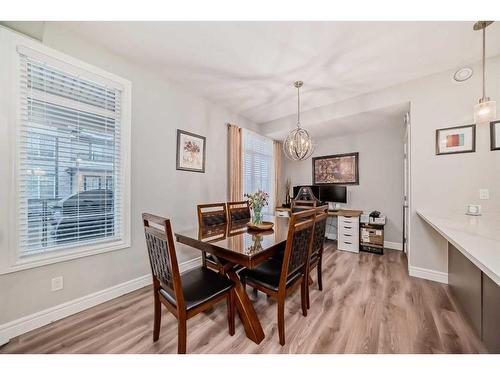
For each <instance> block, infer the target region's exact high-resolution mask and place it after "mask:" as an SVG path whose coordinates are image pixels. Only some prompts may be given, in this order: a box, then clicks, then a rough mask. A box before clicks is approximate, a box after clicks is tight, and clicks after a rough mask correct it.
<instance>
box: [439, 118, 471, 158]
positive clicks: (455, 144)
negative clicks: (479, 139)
mask: <svg viewBox="0 0 500 375" xmlns="http://www.w3.org/2000/svg"><path fill="white" fill-rule="evenodd" d="M475 151H476V125H465V126H455V127H452V128H444V129H437V130H436V155H450V154H463V153H467V152H475Z"/></svg>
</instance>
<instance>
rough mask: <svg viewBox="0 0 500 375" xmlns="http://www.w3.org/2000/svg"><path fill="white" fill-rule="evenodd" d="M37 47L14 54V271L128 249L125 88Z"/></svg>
mask: <svg viewBox="0 0 500 375" xmlns="http://www.w3.org/2000/svg"><path fill="white" fill-rule="evenodd" d="M34 47H35V48H30V47H26V46H21V45H18V46H17V49H16V52H15V54H16V58H15V61H17V62H18V65H17V66H18V73H19V74H18V79H17V89H16V90H15V92H17V93H18V95H17V101H18V107H19V110H18V114H17V119H18V122H17V123H18V125H17V126H18V131H17V133H16V140H15V141H16V144H17V152H16V153H17V158H18V163H17V170H16V175H17V186H18V188H17V191H16V192H15V193H16V194H15V195H16V201H17V204H16V207H17V210H16V211H17V212H16V217H17V220H16V221H17V223H16V226H17V228H18V231H17V239H16V242H15V243H17V261H16V262H15V265H19V264H23V263H29V262H30V259H33V258H35V259H36V261H38V262H39V261H40V260H41V259H42V260H43V259H44V257H45V258H47V259H50V258H57V257H59V258H64V259H63V260H66V259H71V255H72V254H81V253H87V254H90V253H93V254H95V253H97V252H102V251H108V250H114V249H118V248H123V247H127V246H128V244H129V235H130V234H129V229H128V227H129V219H128V216H129V214H128V210H129V202H128V199H129V197H128V191H129V186H128V185H129V178H128V168H129V167H128V163H129V158H128V157H127V156H126V155H127V153H128V148H129V126H130V123H129V114H128V113H127V111H128V110H129V108H130V107H129V103H128V100H129V98H130V83H129V82H128V81H125V80H123V79H121V78H119V77H116V76H113V75H111V74H109V73H106V72H103V71H100V70H99V69H97V68H93V67H90V66H88V65H86V64H84V63H81V62H79V61H77V60H75V59H72V58H70V57H67V56H64V55H62V54H59V53H57V52H55V51H52V50H50V49H48V48H45V47H43V46H40V47H39V48H36V47H37V46H34ZM2 74H4V72H2ZM124 99H125V100H124ZM68 256H69V257H68ZM79 256H81V255H79ZM46 263H51V261H49V262H46ZM44 264H45V263H44ZM22 268H26V267H21V269H22Z"/></svg>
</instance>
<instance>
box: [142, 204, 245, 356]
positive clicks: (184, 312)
mask: <svg viewBox="0 0 500 375" xmlns="http://www.w3.org/2000/svg"><path fill="white" fill-rule="evenodd" d="M142 220H143V223H144V233H145V236H146V244H147V249H148V255H149V262H150V265H151V274H152V276H153V294H154V326H153V341H158V338H159V337H160V324H161V305H164V306H165V307H166V309H167V310H168V311H170V312H171V313H172V314H173V315H174V316H175V317H176V318H177V321H178V339H177V340H178V341H177V352H178V353H179V354H183V353H186V339H187V327H186V323H187V320H188V319H190V318H192V317H193V316H195V315H196V314H198V313H200V312H202V311H205V310H207V309H209V308H210V307H212V306H213V305H214V304H216V303H217V302H219V301H221V300H223V299H226V300H227V320H228V325H229V334H230V335H231V336H232V335H234V330H235V327H234V323H235V322H234V315H235V312H234V307H235V305H234V303H235V302H234V299H235V296H234V283H233V282H232V281H231V280H229V279H228V278H226V277H224V276H222V275H219V274H217V273H215V272H212V271H209V270H208V269H207V268H205V267H199V268H195V269H192V270H189V271H187V272H185V273H183V274H182V275H181V274H180V272H179V264H178V263H177V256H176V253H175V246H174V239H173V236H172V227H171V225H170V220H169V219H166V218H163V217H159V216H155V215H151V214H147V213H144V214H142Z"/></svg>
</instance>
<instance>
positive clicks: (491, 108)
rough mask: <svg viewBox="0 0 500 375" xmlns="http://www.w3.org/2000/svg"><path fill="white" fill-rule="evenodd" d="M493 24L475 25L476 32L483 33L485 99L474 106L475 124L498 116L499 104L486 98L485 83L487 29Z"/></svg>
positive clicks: (490, 22)
mask: <svg viewBox="0 0 500 375" xmlns="http://www.w3.org/2000/svg"><path fill="white" fill-rule="evenodd" d="M492 23H493V21H478V22H476V23H475V24H474V30H476V31H478V30H482V31H483V97H482V98H481V99H479V103H478V104H476V105H475V106H474V122H475V123H476V124H483V123H488V122H490V121H495V120H496V116H497V105H496V104H497V103H496V102H495V101H494V100H491V99H490V98H489V97H487V96H486V91H485V83H484V81H485V75H486V28H487V27H488V26H489V25H491V24H492Z"/></svg>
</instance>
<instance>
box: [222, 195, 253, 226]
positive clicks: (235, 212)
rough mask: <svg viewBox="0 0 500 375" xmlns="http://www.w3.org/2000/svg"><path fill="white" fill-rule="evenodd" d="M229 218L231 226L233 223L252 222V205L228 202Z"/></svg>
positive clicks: (243, 202)
mask: <svg viewBox="0 0 500 375" xmlns="http://www.w3.org/2000/svg"><path fill="white" fill-rule="evenodd" d="M227 216H228V218H229V224H231V223H233V222H241V221H243V220H247V221H248V220H250V218H251V214H250V205H249V204H248V201H242V202H227Z"/></svg>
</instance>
